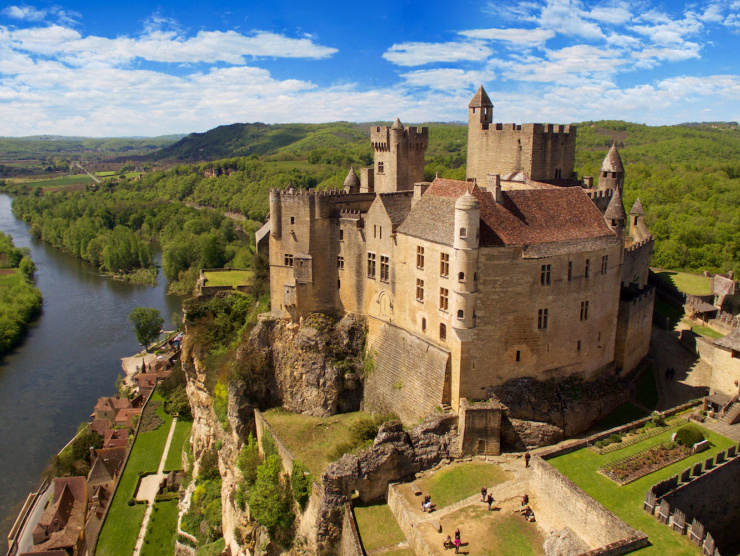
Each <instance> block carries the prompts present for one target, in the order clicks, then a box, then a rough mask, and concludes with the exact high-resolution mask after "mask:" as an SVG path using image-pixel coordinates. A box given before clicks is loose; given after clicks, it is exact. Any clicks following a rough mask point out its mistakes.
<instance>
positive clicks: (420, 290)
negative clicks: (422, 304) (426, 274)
mask: <svg viewBox="0 0 740 556" xmlns="http://www.w3.org/2000/svg"><path fill="white" fill-rule="evenodd" d="M416 300H417V301H424V280H420V279H418V278H417V279H416Z"/></svg>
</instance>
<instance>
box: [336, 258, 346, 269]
mask: <svg viewBox="0 0 740 556" xmlns="http://www.w3.org/2000/svg"><path fill="white" fill-rule="evenodd" d="M337 268H338V269H339V270H344V257H342V256H341V255H340V256H338V257H337Z"/></svg>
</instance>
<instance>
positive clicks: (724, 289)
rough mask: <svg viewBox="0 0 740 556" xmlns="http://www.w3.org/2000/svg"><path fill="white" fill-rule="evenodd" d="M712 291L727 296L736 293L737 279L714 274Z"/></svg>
mask: <svg viewBox="0 0 740 556" xmlns="http://www.w3.org/2000/svg"><path fill="white" fill-rule="evenodd" d="M712 293H713V294H714V295H719V296H722V297H724V296H726V295H734V294H735V280H733V279H732V278H726V277H725V276H720V275H719V274H715V275H714V276H712Z"/></svg>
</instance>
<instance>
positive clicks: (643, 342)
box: [614, 286, 655, 373]
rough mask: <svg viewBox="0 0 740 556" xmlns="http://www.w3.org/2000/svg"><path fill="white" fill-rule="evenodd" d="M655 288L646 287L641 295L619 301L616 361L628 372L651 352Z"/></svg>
mask: <svg viewBox="0 0 740 556" xmlns="http://www.w3.org/2000/svg"><path fill="white" fill-rule="evenodd" d="M654 302H655V288H653V287H651V286H647V287H645V288H644V289H643V290H642V291H641V293H640V294H639V295H635V296H634V297H631V298H630V299H627V300H622V301H620V302H619V319H618V320H617V338H616V346H615V349H614V362H615V363H616V364H617V367H619V368H620V369H622V373H628V372H630V371H631V370H632V369H634V368H635V367H637V365H638V364H639V362H640V361H641V360H642V358H643V357H645V356H647V354H648V353H649V352H650V334H651V330H652V325H653V304H654Z"/></svg>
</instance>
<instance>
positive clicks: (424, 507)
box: [421, 494, 432, 513]
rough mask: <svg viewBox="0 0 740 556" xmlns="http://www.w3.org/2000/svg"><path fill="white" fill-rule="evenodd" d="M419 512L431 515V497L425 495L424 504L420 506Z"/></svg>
mask: <svg viewBox="0 0 740 556" xmlns="http://www.w3.org/2000/svg"><path fill="white" fill-rule="evenodd" d="M421 511H422V512H429V513H432V497H431V495H429V494H427V495H426V496H425V497H424V502H423V503H422V504H421Z"/></svg>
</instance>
